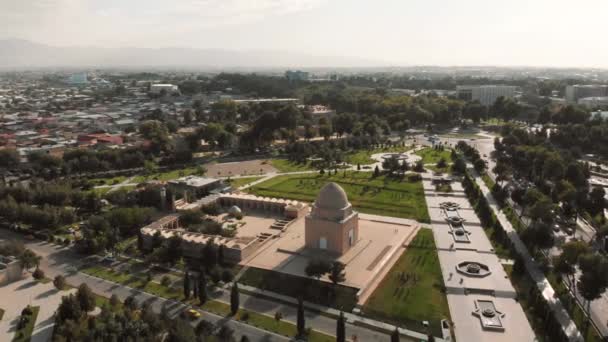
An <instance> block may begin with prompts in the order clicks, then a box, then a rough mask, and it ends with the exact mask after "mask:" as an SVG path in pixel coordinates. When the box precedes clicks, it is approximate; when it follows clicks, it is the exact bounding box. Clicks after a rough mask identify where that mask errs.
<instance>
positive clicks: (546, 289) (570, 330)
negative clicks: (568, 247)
mask: <svg viewBox="0 0 608 342" xmlns="http://www.w3.org/2000/svg"><path fill="white" fill-rule="evenodd" d="M470 171H471V170H470ZM472 173H473V176H474V178H475V182H476V183H477V185H478V186H479V188H480V189H481V192H482V193H483V195H484V197H485V198H486V199H487V201H488V204H489V205H490V208H492V211H493V212H494V214H495V215H496V218H497V219H498V221H499V222H500V224H501V225H502V226H503V228H504V230H505V232H506V233H507V236H508V237H509V240H511V243H512V244H513V246H514V247H515V250H516V251H517V253H518V254H519V255H520V256H521V257H522V258H523V260H524V262H525V265H526V270H527V271H528V273H529V274H530V277H531V278H532V279H533V280H534V282H535V283H536V286H537V287H538V289H539V290H540V292H541V293H542V295H543V298H544V299H545V301H546V302H547V303H548V304H549V307H550V308H551V311H552V312H553V314H554V315H555V318H556V319H557V321H558V322H559V323H560V325H561V327H562V330H563V331H564V333H565V334H566V336H568V339H569V340H570V341H577V342H578V341H580V342H582V341H583V336H582V335H581V333H580V332H579V331H578V329H577V327H576V324H575V323H574V321H572V319H571V318H570V315H569V314H568V312H567V311H566V309H564V306H563V305H562V303H561V302H560V300H559V299H557V298H556V297H555V290H553V287H552V286H551V284H550V283H549V281H548V280H547V278H546V277H545V275H544V273H543V272H542V271H541V269H540V268H539V266H538V264H537V263H536V261H534V259H533V258H532V256H531V255H530V253H529V252H528V248H526V245H524V243H523V242H522V241H521V239H520V238H519V235H518V234H517V232H516V231H515V229H514V228H513V226H512V225H511V222H509V220H508V219H507V217H506V216H505V215H504V213H503V212H502V210H500V208H499V207H498V204H497V203H496V200H495V199H494V196H492V193H491V192H490V189H488V187H487V186H486V184H485V183H484V181H483V179H481V177H480V176H479V175H478V174H477V173H476V172H474V171H473V172H472Z"/></svg>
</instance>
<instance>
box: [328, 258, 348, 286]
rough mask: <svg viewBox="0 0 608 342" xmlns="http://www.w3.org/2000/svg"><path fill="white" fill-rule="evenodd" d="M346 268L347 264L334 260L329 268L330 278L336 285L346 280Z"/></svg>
mask: <svg viewBox="0 0 608 342" xmlns="http://www.w3.org/2000/svg"><path fill="white" fill-rule="evenodd" d="M344 268H346V266H345V265H344V264H343V263H341V262H340V261H334V262H332V263H331V268H330V270H329V280H331V282H332V283H333V284H334V286H336V285H338V283H341V282H343V281H345V280H346V274H345V272H344Z"/></svg>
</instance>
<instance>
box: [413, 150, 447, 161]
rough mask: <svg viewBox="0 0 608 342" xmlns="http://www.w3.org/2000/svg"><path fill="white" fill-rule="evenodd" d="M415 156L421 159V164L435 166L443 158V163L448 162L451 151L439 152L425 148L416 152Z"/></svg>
mask: <svg viewBox="0 0 608 342" xmlns="http://www.w3.org/2000/svg"><path fill="white" fill-rule="evenodd" d="M415 154H416V155H419V156H421V157H422V163H423V164H437V162H439V160H440V159H441V158H444V159H445V161H447V162H449V161H450V157H451V154H452V151H450V150H443V151H439V150H435V149H434V148H431V147H427V148H423V149H422V150H419V151H416V152H415Z"/></svg>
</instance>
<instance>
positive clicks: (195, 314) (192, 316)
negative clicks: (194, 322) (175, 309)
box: [186, 309, 201, 319]
mask: <svg viewBox="0 0 608 342" xmlns="http://www.w3.org/2000/svg"><path fill="white" fill-rule="evenodd" d="M186 316H188V317H189V318H190V319H197V318H200V317H201V313H200V312H198V311H196V310H194V309H189V310H187V311H186Z"/></svg>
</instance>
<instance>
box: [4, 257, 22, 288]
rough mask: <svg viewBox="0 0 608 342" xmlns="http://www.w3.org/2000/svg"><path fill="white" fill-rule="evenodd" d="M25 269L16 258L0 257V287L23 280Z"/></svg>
mask: <svg viewBox="0 0 608 342" xmlns="http://www.w3.org/2000/svg"><path fill="white" fill-rule="evenodd" d="M22 272H23V269H22V268H21V262H19V261H18V260H17V259H15V257H12V256H4V255H0V286H4V285H6V284H9V283H12V282H14V281H17V280H19V279H21V275H22Z"/></svg>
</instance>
